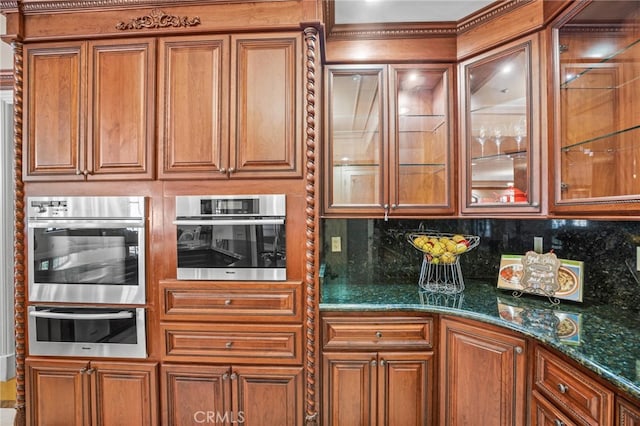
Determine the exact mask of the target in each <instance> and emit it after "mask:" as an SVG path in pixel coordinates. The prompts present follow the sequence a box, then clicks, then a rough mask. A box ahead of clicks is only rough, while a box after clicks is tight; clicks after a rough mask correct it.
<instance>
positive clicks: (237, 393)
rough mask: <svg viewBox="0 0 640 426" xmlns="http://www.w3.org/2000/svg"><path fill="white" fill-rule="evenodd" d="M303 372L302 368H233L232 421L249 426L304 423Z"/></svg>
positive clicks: (294, 425)
mask: <svg viewBox="0 0 640 426" xmlns="http://www.w3.org/2000/svg"><path fill="white" fill-rule="evenodd" d="M302 373H303V370H302V368H300V367H257V366H256V367H253V366H246V367H239V366H238V367H233V372H232V373H231V379H232V380H233V381H236V383H235V384H234V385H233V386H232V390H233V397H232V400H233V409H232V410H231V414H230V416H229V417H230V420H231V421H232V422H233V420H235V421H236V423H244V424H248V425H269V426H297V425H301V424H303V423H304V421H303V416H304V410H303V395H304V389H303V380H302Z"/></svg>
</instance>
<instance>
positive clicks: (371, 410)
mask: <svg viewBox="0 0 640 426" xmlns="http://www.w3.org/2000/svg"><path fill="white" fill-rule="evenodd" d="M323 359H324V360H323V371H324V380H323V382H324V392H323V401H324V403H323V410H324V412H323V418H324V421H323V424H325V425H332V426H338V425H345V426H346V425H381V426H382V425H403V426H404V425H407V426H409V425H416V426H417V425H426V424H432V421H433V420H432V419H433V417H432V414H433V413H432V412H433V410H432V406H431V401H432V398H431V390H432V389H433V384H432V382H433V353H432V352H428V353H412V352H378V353H376V352H361V353H332V352H328V353H327V352H325V353H324V355H323Z"/></svg>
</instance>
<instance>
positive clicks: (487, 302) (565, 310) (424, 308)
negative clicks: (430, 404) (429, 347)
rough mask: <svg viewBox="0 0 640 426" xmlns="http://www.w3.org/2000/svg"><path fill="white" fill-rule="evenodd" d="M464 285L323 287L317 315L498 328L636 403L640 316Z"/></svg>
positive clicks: (479, 284) (639, 373)
mask: <svg viewBox="0 0 640 426" xmlns="http://www.w3.org/2000/svg"><path fill="white" fill-rule="evenodd" d="M465 284H466V286H465V290H464V291H463V292H462V293H460V294H457V295H443V294H434V293H425V292H421V291H419V287H418V285H417V284H416V283H411V284H408V283H398V284H393V285H390V284H346V283H326V282H325V283H323V285H322V294H321V303H320V310H321V311H342V312H358V311H359V312H363V311H368V312H386V311H405V312H406V311H418V312H432V313H439V314H447V315H457V316H460V317H466V318H471V319H475V320H478V321H484V322H487V323H491V324H495V325H499V326H502V327H505V328H508V329H511V330H515V331H518V332H520V333H522V334H524V335H526V336H529V337H533V338H535V339H537V340H539V341H541V342H543V343H545V344H547V345H549V346H550V347H553V348H554V349H556V350H558V351H560V352H562V353H564V354H566V355H567V356H568V357H570V358H572V359H574V360H575V361H577V362H578V363H579V364H581V365H583V366H584V367H586V368H587V369H589V370H591V371H593V372H595V373H596V374H598V375H599V376H600V377H602V378H604V379H606V380H607V381H609V382H610V383H611V384H612V385H613V386H614V387H616V388H618V389H620V390H621V391H623V392H625V393H627V394H629V395H631V396H633V397H635V398H637V399H640V315H638V314H632V313H628V312H625V311H619V310H618V311H615V310H613V309H611V308H610V307H609V306H606V305H595V304H590V303H587V302H585V303H574V302H566V301H561V303H560V305H558V306H555V307H554V306H552V305H551V303H550V302H549V301H548V299H547V298H545V297H538V296H531V295H525V296H522V297H519V298H518V297H515V296H513V295H512V293H511V292H510V291H506V290H501V289H498V288H497V287H496V286H495V285H491V284H490V283H487V282H482V281H469V280H467V281H466V283H465ZM561 323H563V324H564V325H569V328H575V326H576V325H577V330H567V329H566V328H563V326H562V325H560V324H561ZM576 331H577V333H576ZM565 332H566V333H565Z"/></svg>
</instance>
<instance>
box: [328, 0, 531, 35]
mask: <svg viewBox="0 0 640 426" xmlns="http://www.w3.org/2000/svg"><path fill="white" fill-rule="evenodd" d="M533 1H534V0H509V1H497V2H495V3H493V4H490V5H488V6H486V7H484V8H482V9H480V10H479V11H477V12H475V13H474V14H472V15H470V16H468V17H466V18H464V19H462V20H460V21H457V22H415V23H384V24H358V25H353V24H337V25H336V24H335V2H334V0H325V1H324V2H323V9H324V18H325V22H326V25H327V39H330V40H353V39H380V38H424V37H438V36H456V35H458V34H461V33H464V32H466V31H469V30H471V29H472V28H474V27H475V26H477V25H480V24H483V23H485V22H486V21H488V20H491V19H495V18H496V17H498V16H501V15H503V14H506V13H509V12H511V11H512V10H513V9H515V8H517V7H520V6H523V5H525V4H527V3H531V2H533Z"/></svg>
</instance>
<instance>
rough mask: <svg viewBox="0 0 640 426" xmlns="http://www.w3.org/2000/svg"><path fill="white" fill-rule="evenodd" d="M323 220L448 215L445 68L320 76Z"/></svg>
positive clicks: (368, 69)
mask: <svg viewBox="0 0 640 426" xmlns="http://www.w3.org/2000/svg"><path fill="white" fill-rule="evenodd" d="M326 71H327V72H326V73H325V76H326V79H327V81H326V85H325V87H326V90H327V93H326V95H327V96H326V99H327V100H328V102H327V110H326V114H325V117H326V119H327V122H326V129H327V131H326V133H325V134H326V138H327V141H326V142H327V143H326V149H325V167H326V169H325V187H324V189H325V191H324V192H325V196H324V213H325V214H326V215H346V216H366V217H385V218H387V217H390V216H396V217H401V216H411V215H417V214H425V213H429V214H451V213H453V212H454V210H455V205H454V203H453V201H452V198H453V197H452V187H453V175H452V170H453V167H452V164H451V161H452V158H453V156H452V153H451V152H452V148H451V141H452V140H453V138H452V134H451V132H452V124H451V117H452V110H451V109H452V104H453V103H452V102H451V97H452V94H453V88H452V81H451V74H452V67H451V66H448V65H371V66H354V65H351V66H346V65H332V66H328V67H327V69H326Z"/></svg>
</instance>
